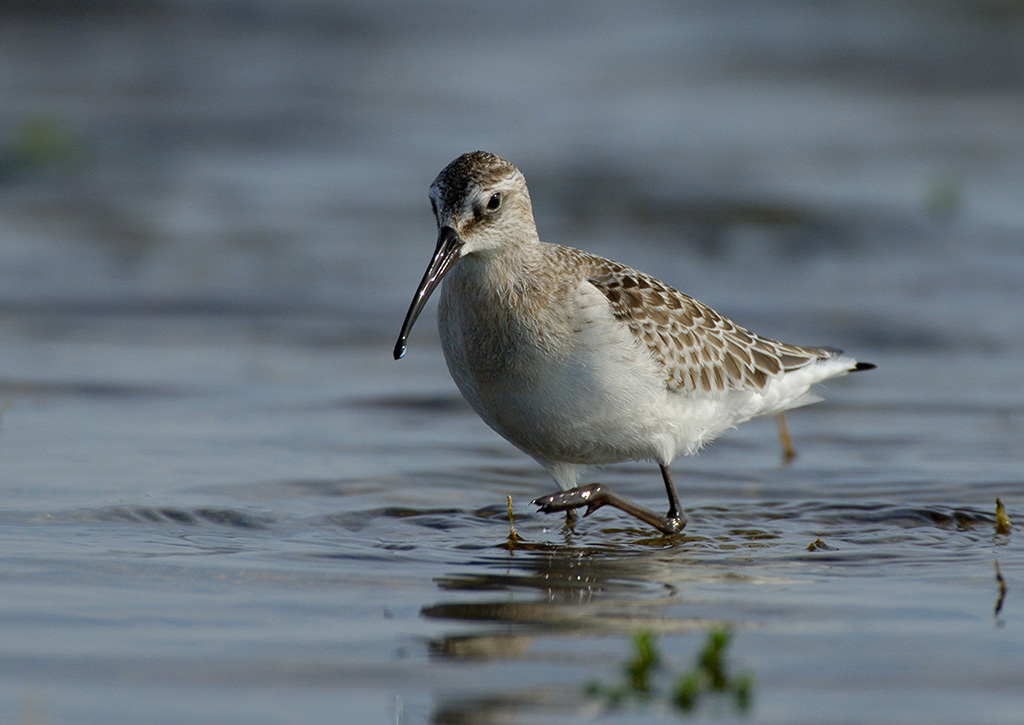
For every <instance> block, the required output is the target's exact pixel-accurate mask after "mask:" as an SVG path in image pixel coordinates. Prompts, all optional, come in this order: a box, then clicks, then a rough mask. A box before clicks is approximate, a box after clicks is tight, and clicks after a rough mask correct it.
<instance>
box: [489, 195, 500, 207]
mask: <svg viewBox="0 0 1024 725" xmlns="http://www.w3.org/2000/svg"><path fill="white" fill-rule="evenodd" d="M499 206H501V194H492V195H491V198H490V199H488V200H487V208H488V209H489V210H491V211H494V210H495V209H497V208H498V207H499Z"/></svg>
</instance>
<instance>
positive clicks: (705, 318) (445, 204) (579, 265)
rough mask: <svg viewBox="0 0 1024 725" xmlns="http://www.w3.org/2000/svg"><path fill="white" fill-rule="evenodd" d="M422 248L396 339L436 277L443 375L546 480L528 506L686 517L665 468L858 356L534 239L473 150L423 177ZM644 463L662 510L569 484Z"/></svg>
mask: <svg viewBox="0 0 1024 725" xmlns="http://www.w3.org/2000/svg"><path fill="white" fill-rule="evenodd" d="M430 204H431V206H432V208H433V210H434V216H435V218H436V221H437V228H438V239H437V247H436V249H435V250H434V255H433V257H432V258H431V260H430V264H429V265H428V266H427V271H426V273H425V274H424V275H423V279H422V281H421V282H420V285H419V287H418V288H417V290H416V294H415V295H414V297H413V300H412V304H411V305H410V306H409V312H408V314H407V315H406V317H405V322H404V323H403V325H402V331H401V333H400V334H399V336H398V342H397V344H396V345H395V359H396V360H397V359H398V358H400V357H402V356H403V355H404V354H405V350H406V344H407V340H408V336H409V332H410V330H411V329H412V326H413V324H414V323H415V322H416V318H417V317H418V316H419V314H420V312H421V311H422V309H423V306H424V305H425V304H426V301H427V298H429V297H430V294H431V293H432V292H433V291H434V289H435V288H436V287H437V286H438V285H440V284H441V281H442V279H443V280H444V284H443V285H441V293H440V303H439V306H438V325H439V328H440V334H441V345H442V348H443V350H444V356H445V360H446V361H447V363H448V370H449V371H450V372H451V375H452V377H453V378H454V379H455V384H456V385H457V386H458V388H459V390H460V391H461V392H462V394H463V395H464V396H465V398H466V400H468V401H469V404H470V405H471V406H472V407H473V409H474V410H475V411H476V412H477V414H478V415H479V416H480V417H481V418H483V420H484V421H485V422H486V423H487V424H488V425H489V426H490V427H491V428H493V429H494V430H495V431H497V432H498V433H499V434H500V435H501V436H503V437H504V438H505V439H507V440H508V441H510V442H511V443H512V444H513V445H515V446H516V447H518V448H519V449H520V450H522V451H523V452H524V453H527V454H529V455H530V456H532V457H533V458H534V459H536V460H537V461H538V462H539V463H540V464H541V465H542V466H544V467H545V468H546V469H547V470H548V472H549V473H550V474H551V476H552V477H553V478H554V479H555V482H556V483H557V484H558V486H559V488H560V489H561V490H560V491H559V492H558V493H554V494H551V495H549V496H543V497H541V498H538V499H536V500H535V501H533V503H534V504H535V505H537V506H539V507H540V510H541V511H544V512H547V513H550V512H554V511H570V512H571V511H573V510H575V509H576V508H580V507H586V513H585V514H584V515H589V514H590V513H592V512H593V511H594V510H596V509H598V508H600V507H601V506H605V505H611V506H614V507H616V508H619V509H621V510H623V511H625V512H627V513H629V514H631V515H633V516H636V517H637V518H639V519H640V520H642V521H644V522H646V523H648V524H650V525H651V526H653V527H654V528H656V529H658V530H659V531H661V532H663V533H665V534H674V533H676V532H678V531H680V530H681V529H682V528H683V527H684V526H685V525H686V517H685V515H684V514H683V510H682V507H681V506H680V505H679V496H678V494H677V493H676V487H675V484H674V483H673V482H672V474H671V472H670V470H669V464H671V462H672V460H673V459H675V458H676V456H678V455H680V454H685V455H693V454H695V453H696V452H697V451H698V450H699V449H700V448H701V447H702V446H704V445H706V444H707V443H710V442H711V441H712V440H714V439H715V438H716V437H717V436H718V435H720V434H721V433H722V432H723V431H725V430H728V429H729V428H732V427H734V426H736V425H738V424H740V423H743V422H744V421H747V420H750V419H751V418H754V417H757V416H761V415H769V414H778V413H781V412H782V411H785V410H788V409H790V408H795V407H798V406H801V405H807V404H808V403H813V402H816V401H817V400H819V398H817V397H816V396H814V395H812V394H811V393H810V392H809V391H810V388H811V386H813V385H814V384H815V383H819V382H821V381H823V380H827V379H829V378H834V377H837V376H840V375H845V374H846V373H848V372H851V371H854V370H867V369H870V368H872V367H874V366H873V365H871V364H869V363H858V362H857V361H856V360H854V359H853V358H852V357H850V356H848V355H844V354H843V353H842V352H841V351H839V350H835V349H833V348H826V347H800V346H796V345H788V344H786V343H782V342H776V341H775V340H770V339H768V338H765V337H761V336H759V335H756V334H754V333H753V332H750V331H749V330H746V329H744V328H742V327H740V326H739V325H736V324H735V323H733V322H731V321H730V320H728V319H726V318H725V317H723V316H722V315H720V314H718V313H717V312H715V311H714V310H712V309H711V308H710V307H708V306H707V305H704V304H702V303H701V302H698V301H697V300H695V299H693V298H691V297H688V296H687V295H685V294H683V293H682V292H679V291H677V290H675V289H673V288H672V287H669V286H668V285H667V284H665V283H663V282H660V281H658V280H657V279H655V278H653V277H651V276H649V275H646V274H644V273H642V272H639V271H637V270H635V269H631V268H629V267H626V266H624V265H621V264H618V263H616V262H612V261H609V260H607V259H602V258H601V257H597V256H594V255H592V254H588V253H586V252H583V251H580V250H578V249H572V248H570V247H563V246H560V245H557V244H547V243H544V242H541V241H540V238H539V237H538V235H537V226H536V223H535V222H534V219H533V208H532V205H531V202H530V193H529V191H528V190H527V188H526V180H525V179H524V178H523V175H522V173H520V171H519V169H517V168H516V167H515V166H513V165H512V164H510V163H509V162H508V161H505V160H504V159H502V158H500V157H498V156H495V155H494V154H490V153H486V152H483V151H476V152H474V153H469V154H464V155H462V156H460V157H459V158H457V159H455V160H454V161H453V162H451V163H450V164H448V166H446V167H445V168H444V170H443V171H441V173H440V174H438V176H437V178H436V179H434V183H433V184H432V185H431V186H430ZM635 460H653V461H657V463H658V464H659V466H660V467H661V474H662V479H663V481H664V484H665V490H666V492H667V494H668V500H669V509H668V513H667V514H666V515H665V516H660V515H658V514H657V513H655V512H653V511H651V510H650V509H647V508H645V507H643V506H640V505H638V504H636V503H634V502H632V501H629V500H628V499H625V498H623V497H621V496H619V495H617V494H616V493H614V492H613V491H611V490H609V489H608V488H607V487H606V486H603V485H601V484H599V483H593V484H589V485H586V486H581V487H577V477H578V475H579V472H580V469H581V467H583V466H587V465H597V464H605V463H617V462H622V461H635Z"/></svg>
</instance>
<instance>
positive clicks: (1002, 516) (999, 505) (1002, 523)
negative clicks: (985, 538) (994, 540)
mask: <svg viewBox="0 0 1024 725" xmlns="http://www.w3.org/2000/svg"><path fill="white" fill-rule="evenodd" d="M996 535H997V536H1009V535H1010V517H1009V516H1007V515H1006V507H1005V506H1003V502H1002V501H1000V500H999V499H998V498H996Z"/></svg>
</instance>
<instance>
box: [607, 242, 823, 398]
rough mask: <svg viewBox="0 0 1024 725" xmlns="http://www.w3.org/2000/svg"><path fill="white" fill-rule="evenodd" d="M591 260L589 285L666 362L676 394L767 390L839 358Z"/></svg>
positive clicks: (667, 377)
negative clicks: (774, 381)
mask: <svg viewBox="0 0 1024 725" xmlns="http://www.w3.org/2000/svg"><path fill="white" fill-rule="evenodd" d="M587 256H588V257H590V255H587ZM591 261H592V266H591V268H590V270H589V272H588V275H587V279H588V281H589V282H590V283H591V284H592V285H594V287H596V288H597V289H598V290H600V291H601V292H602V293H603V294H604V296H605V297H606V298H607V299H608V303H609V304H610V305H611V309H612V314H613V315H614V316H615V318H616V319H618V320H619V321H620V322H622V323H624V324H625V325H626V326H627V327H628V328H629V329H630V331H631V332H632V333H633V334H634V335H636V337H637V339H638V340H640V341H641V342H642V343H643V344H644V345H645V346H646V347H647V349H648V350H650V352H651V355H652V356H653V357H654V359H655V360H656V361H657V362H658V363H660V364H661V365H662V367H663V368H664V370H665V381H666V385H668V387H669V388H671V389H675V390H683V391H707V392H710V391H725V390H761V389H763V388H764V387H765V385H766V384H767V382H768V380H769V379H770V378H774V377H778V376H780V375H782V374H783V373H786V372H788V371H790V370H796V369H798V368H802V367H804V366H806V365H810V364H811V363H813V362H815V361H817V360H825V359H828V358H831V357H834V356H835V355H836V354H838V351H837V350H833V349H830V348H815V347H798V346H796V345H787V344H786V343H782V342H777V341H775V340H769V339H768V338H764V337H760V336H759V335H755V334H754V333H752V332H750V331H749V330H746V329H744V328H742V327H740V326H739V325H737V324H736V323H734V322H732V321H731V320H729V319H726V318H725V317H722V316H721V315H720V314H718V313H717V312H715V311H714V310H713V309H711V308H710V307H708V306H707V305H705V304H703V303H701V302H698V301H697V300H695V299H693V298H692V297H689V296H687V295H685V294H683V293H682V292H679V291H678V290H675V289H673V288H672V287H669V286H668V285H666V284H664V283H662V282H660V281H658V280H657V279H655V278H653V277H651V276H649V275H646V274H643V273H642V272H638V271H636V270H635V269H630V268H629V267H625V266H623V265H620V264H618V263H616V262H610V261H608V260H605V259H601V258H599V257H591Z"/></svg>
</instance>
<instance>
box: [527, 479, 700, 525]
mask: <svg viewBox="0 0 1024 725" xmlns="http://www.w3.org/2000/svg"><path fill="white" fill-rule="evenodd" d="M661 475H662V478H663V479H664V480H665V491H666V493H668V504H669V508H668V514H667V515H665V516H659V515H658V514H656V513H654V512H653V511H651V510H650V509H649V508H646V507H644V506H641V505H640V504H637V503H633V502H632V501H630V500H629V499H626V498H623V497H622V496H619V495H618V494H617V493H615V492H613V491H611V490H610V489H608V488H606V487H605V486H602V485H601V484H600V483H591V484H590V485H588V486H580V487H578V488H571V489H569V490H568V491H562V492H560V493H553V494H551V495H550V496H541V497H540V498H538V499H534V500H533V501H532V502H531V503H532V504H533V505H534V506H539V507H540V510H541V511H543V512H544V513H546V514H550V513H554V512H555V511H572V510H573V509H576V508H582V507H583V506H586V507H587V510H586V511H585V512H584V513H583V515H584V516H590V514H592V513H594V511H596V510H597V509H599V508H601V507H602V506H614V507H615V508H617V509H619V510H620V511H625V512H626V513H627V514H629V515H630V516H635V517H636V518H638V519H640V520H641V521H643V522H644V523H646V524H649V525H651V526H653V527H654V528H656V529H657V530H658V531H660V532H661V533H663V534H677V533H679V532H680V531H682V530H683V527H685V526H686V517H685V516H684V515H683V509H682V507H681V506H680V505H679V495H678V494H677V493H676V487H675V484H674V483H672V474H671V472H670V471H669V469H668V466H666V465H662V466H661Z"/></svg>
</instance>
